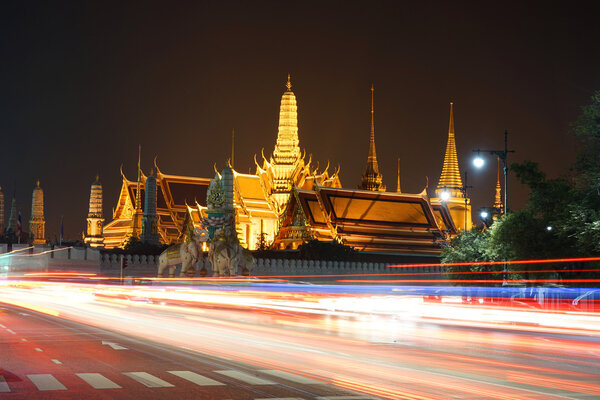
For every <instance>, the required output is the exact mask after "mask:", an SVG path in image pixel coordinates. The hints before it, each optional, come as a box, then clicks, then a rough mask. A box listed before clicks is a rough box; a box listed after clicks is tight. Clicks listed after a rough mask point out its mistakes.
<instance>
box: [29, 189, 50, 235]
mask: <svg viewBox="0 0 600 400" xmlns="http://www.w3.org/2000/svg"><path fill="white" fill-rule="evenodd" d="M29 230H30V232H31V236H30V240H31V241H32V243H33V244H46V221H45V219H44V191H43V190H42V188H41V187H40V181H39V180H38V181H37V183H36V186H35V188H34V189H33V193H32V195H31V219H30V220H29Z"/></svg>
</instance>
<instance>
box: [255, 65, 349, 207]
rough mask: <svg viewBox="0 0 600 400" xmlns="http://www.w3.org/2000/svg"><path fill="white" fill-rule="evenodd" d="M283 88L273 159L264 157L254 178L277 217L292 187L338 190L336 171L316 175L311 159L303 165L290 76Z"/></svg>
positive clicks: (316, 169) (326, 169) (326, 171)
mask: <svg viewBox="0 0 600 400" xmlns="http://www.w3.org/2000/svg"><path fill="white" fill-rule="evenodd" d="M285 88H286V90H285V92H284V93H283V95H282V96H281V105H280V106H279V126H278V129H277V141H276V142H275V149H274V150H273V155H272V156H271V157H269V160H268V161H267V159H266V158H265V157H264V155H263V165H262V167H260V166H259V165H258V163H256V174H257V175H258V176H260V177H261V179H262V181H263V185H264V186H265V188H266V190H267V194H268V197H269V198H270V200H271V201H272V203H273V205H274V207H275V209H276V210H277V212H278V213H282V212H283V211H284V208H285V205H286V203H287V202H288V200H289V197H290V193H291V191H292V187H294V186H296V187H308V188H310V189H312V187H313V185H314V184H315V183H316V184H319V185H322V186H332V187H341V184H340V180H339V177H338V174H339V168H338V170H336V171H335V172H333V173H332V174H331V175H330V174H329V172H328V167H329V164H327V168H325V171H323V172H321V173H319V172H318V167H317V168H314V169H312V168H311V165H310V164H311V158H310V157H309V160H308V161H307V162H305V160H304V158H305V157H304V156H305V154H306V153H305V154H302V152H301V151H300V140H299V138H298V104H297V101H296V95H295V94H294V92H292V82H291V80H290V75H289V74H288V79H287V82H286V84H285Z"/></svg>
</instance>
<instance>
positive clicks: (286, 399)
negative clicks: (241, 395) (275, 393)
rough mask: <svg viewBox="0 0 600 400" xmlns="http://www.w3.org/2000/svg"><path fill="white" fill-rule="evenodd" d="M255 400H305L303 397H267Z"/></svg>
mask: <svg viewBox="0 0 600 400" xmlns="http://www.w3.org/2000/svg"><path fill="white" fill-rule="evenodd" d="M254 400H304V399H303V398H302V397H265V398H262V399H254Z"/></svg>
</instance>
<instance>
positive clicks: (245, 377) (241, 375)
mask: <svg viewBox="0 0 600 400" xmlns="http://www.w3.org/2000/svg"><path fill="white" fill-rule="evenodd" d="M215 372H216V373H218V374H221V375H225V376H228V377H230V378H233V379H237V380H239V381H242V382H246V383H249V384H251V385H277V383H275V382H271V381H268V380H266V379H262V378H259V377H257V376H254V375H250V374H247V373H245V372H240V371H234V370H223V371H215Z"/></svg>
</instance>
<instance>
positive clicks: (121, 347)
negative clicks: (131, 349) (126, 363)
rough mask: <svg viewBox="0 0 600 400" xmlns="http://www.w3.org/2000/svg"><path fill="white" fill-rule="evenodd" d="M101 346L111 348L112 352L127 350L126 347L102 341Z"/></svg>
mask: <svg viewBox="0 0 600 400" xmlns="http://www.w3.org/2000/svg"><path fill="white" fill-rule="evenodd" d="M102 344H107V345H109V346H110V347H112V349H113V350H127V347H123V346H120V345H118V344H116V343H114V342H106V341H104V340H103V341H102Z"/></svg>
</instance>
